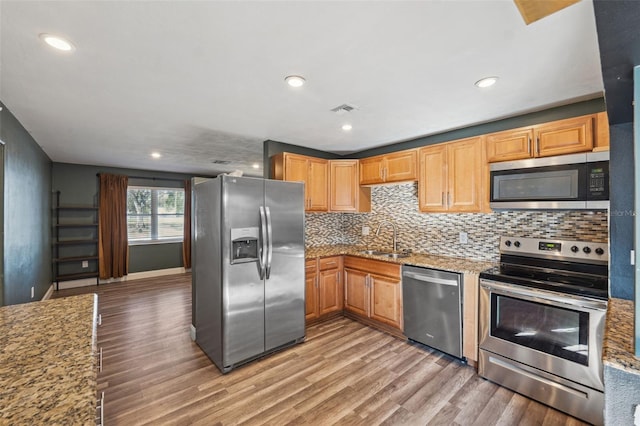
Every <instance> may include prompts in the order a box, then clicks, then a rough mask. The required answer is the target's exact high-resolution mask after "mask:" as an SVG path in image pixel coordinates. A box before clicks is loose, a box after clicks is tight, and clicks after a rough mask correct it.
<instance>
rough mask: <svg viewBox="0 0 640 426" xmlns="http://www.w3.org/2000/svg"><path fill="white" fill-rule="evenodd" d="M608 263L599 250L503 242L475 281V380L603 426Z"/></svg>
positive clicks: (574, 245)
mask: <svg viewBox="0 0 640 426" xmlns="http://www.w3.org/2000/svg"><path fill="white" fill-rule="evenodd" d="M608 263H609V262H608V249H607V245H606V244H604V243H586V242H579V241H561V240H555V239H535V238H516V237H502V238H501V239H500V266H498V267H496V268H493V269H490V270H488V271H485V272H483V273H481V274H480V318H481V320H480V354H479V363H478V372H479V374H480V375H481V376H483V377H485V378H487V379H489V380H491V381H494V382H496V383H498V384H501V385H503V386H505V387H508V388H510V389H513V390H514V391H516V392H519V393H521V394H523V395H527V396H529V397H531V398H533V399H536V400H538V401H540V402H543V403H545V404H548V405H550V406H552V407H554V408H557V409H558V410H561V411H564V412H566V413H568V414H571V415H572V416H574V417H577V418H579V419H582V420H585V421H587V422H589V423H593V424H602V423H603V421H604V419H603V408H604V394H603V389H604V386H603V381H602V338H603V331H604V322H605V314H606V310H607V299H608V279H607V275H608Z"/></svg>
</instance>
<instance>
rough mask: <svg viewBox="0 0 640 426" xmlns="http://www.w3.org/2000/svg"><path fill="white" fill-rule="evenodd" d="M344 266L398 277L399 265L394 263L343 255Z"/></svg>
mask: <svg viewBox="0 0 640 426" xmlns="http://www.w3.org/2000/svg"><path fill="white" fill-rule="evenodd" d="M344 267H345V268H351V269H358V270H360V271H364V272H368V273H371V274H378V275H384V276H387V277H391V278H397V279H400V265H398V264H395V263H390V262H383V261H380V260H371V259H365V258H362V257H356V256H345V258H344Z"/></svg>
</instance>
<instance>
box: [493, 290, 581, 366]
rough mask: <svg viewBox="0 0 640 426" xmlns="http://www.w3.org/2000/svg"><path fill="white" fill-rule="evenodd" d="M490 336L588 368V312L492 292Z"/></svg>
mask: <svg viewBox="0 0 640 426" xmlns="http://www.w3.org/2000/svg"><path fill="white" fill-rule="evenodd" d="M491 335H492V336H494V337H498V338H500V339H504V340H507V341H509V342H512V343H515V344H518V345H521V346H526V347H529V348H532V349H536V350H538V351H541V352H545V353H547V354H551V355H555V356H558V357H560V358H564V359H567V360H570V361H574V362H577V363H578V364H582V365H588V355H589V341H588V340H589V314H588V313H587V312H580V311H574V310H571V309H565V308H560V307H557V306H552V305H546V304H542V303H537V302H531V301H528V300H523V299H517V298H513V297H508V296H503V295H500V294H495V293H492V294H491Z"/></svg>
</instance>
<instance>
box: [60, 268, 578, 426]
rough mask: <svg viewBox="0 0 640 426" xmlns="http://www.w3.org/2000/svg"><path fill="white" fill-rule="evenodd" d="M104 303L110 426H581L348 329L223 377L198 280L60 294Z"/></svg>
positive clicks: (431, 357)
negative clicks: (205, 345)
mask: <svg viewBox="0 0 640 426" xmlns="http://www.w3.org/2000/svg"><path fill="white" fill-rule="evenodd" d="M88 292H94V293H98V295H99V311H100V313H101V314H102V326H100V327H98V345H99V346H101V347H102V348H103V354H104V356H103V361H104V369H103V371H102V372H101V373H99V376H98V390H99V391H104V392H105V425H107V426H113V425H138V424H152V425H165V424H166V425H192V424H193V425H235V424H242V425H262V424H269V425H302V424H306V425H331V424H339V425H367V426H369V425H378V424H383V425H427V424H428V425H482V426H484V425H582V424H584V423H582V422H580V421H578V420H576V419H575V418H572V417H569V416H566V415H565V414H563V413H560V412H558V411H556V410H554V409H552V408H549V407H547V406H545V405H542V404H539V403H537V402H535V401H532V400H530V399H528V398H526V397H524V396H521V395H518V394H515V393H513V392H511V391H509V390H507V389H505V388H502V387H499V386H497V385H495V384H493V383H491V382H489V381H487V380H484V379H482V378H481V377H479V376H478V375H477V373H476V372H475V370H474V369H473V368H471V367H469V366H467V365H465V364H463V363H461V362H460V361H458V360H456V359H454V358H451V357H449V356H447V355H444V354H441V353H439V352H436V351H432V350H429V349H427V348H425V347H421V346H420V347H419V346H416V345H412V344H408V343H407V342H405V341H402V340H399V339H397V338H394V337H392V336H389V335H387V334H385V333H382V332H379V331H376V330H374V329H372V328H370V327H367V326H365V325H362V324H360V323H358V322H354V321H352V320H350V319H346V318H342V317H340V318H336V319H333V320H330V321H328V322H325V323H320V324H316V325H313V326H311V327H309V328H308V329H307V338H306V342H304V343H303V344H300V345H297V346H295V347H293V348H290V349H287V350H284V351H282V352H279V353H277V354H274V355H272V356H269V357H267V358H264V359H261V360H258V361H256V362H253V363H250V364H248V365H246V366H244V367H241V368H239V369H236V370H234V371H232V372H231V373H229V374H227V375H222V374H221V373H220V372H219V371H218V370H217V368H216V367H215V366H214V365H213V364H212V363H211V361H210V360H209V359H208V358H207V357H206V355H204V353H203V352H202V351H201V350H200V349H199V347H198V345H197V344H196V343H194V342H193V341H191V339H190V337H189V329H190V324H191V276H190V275H189V274H184V275H172V276H165V277H160V278H149V279H141V280H135V281H127V282H123V283H113V284H105V285H101V286H99V287H96V286H93V287H83V288H80V289H69V290H60V291H58V292H55V293H54V297H65V296H71V295H74V294H81V293H88Z"/></svg>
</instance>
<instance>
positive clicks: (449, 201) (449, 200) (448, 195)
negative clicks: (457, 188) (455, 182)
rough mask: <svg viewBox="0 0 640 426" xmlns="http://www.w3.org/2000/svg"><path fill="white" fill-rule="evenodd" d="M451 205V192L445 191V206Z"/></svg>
mask: <svg viewBox="0 0 640 426" xmlns="http://www.w3.org/2000/svg"><path fill="white" fill-rule="evenodd" d="M450 205H451V193H450V192H449V191H447V207H449V206H450Z"/></svg>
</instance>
